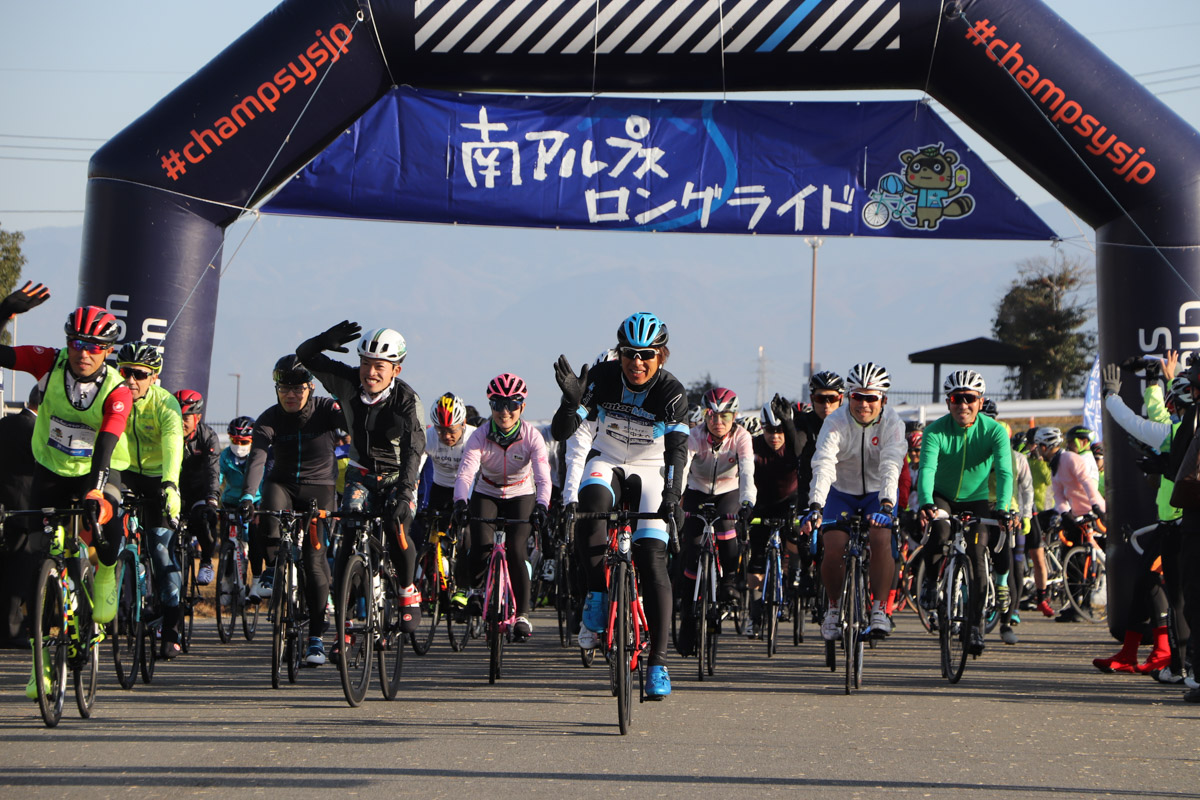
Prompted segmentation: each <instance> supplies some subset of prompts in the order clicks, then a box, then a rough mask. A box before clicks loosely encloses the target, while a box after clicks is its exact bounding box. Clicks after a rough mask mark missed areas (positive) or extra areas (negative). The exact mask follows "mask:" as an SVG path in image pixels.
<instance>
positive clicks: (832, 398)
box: [812, 394, 842, 405]
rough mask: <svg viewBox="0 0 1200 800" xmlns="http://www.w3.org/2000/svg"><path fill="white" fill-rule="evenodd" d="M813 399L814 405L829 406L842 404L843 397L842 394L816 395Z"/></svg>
mask: <svg viewBox="0 0 1200 800" xmlns="http://www.w3.org/2000/svg"><path fill="white" fill-rule="evenodd" d="M812 399H813V402H814V403H824V404H825V405H829V404H831V403H840V402H841V400H842V396H841V395H840V394H814V395H813V398H812Z"/></svg>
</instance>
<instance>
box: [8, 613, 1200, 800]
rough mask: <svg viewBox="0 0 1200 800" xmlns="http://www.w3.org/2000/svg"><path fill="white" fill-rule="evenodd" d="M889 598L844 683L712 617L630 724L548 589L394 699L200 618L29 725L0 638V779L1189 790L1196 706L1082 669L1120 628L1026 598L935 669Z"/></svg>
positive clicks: (173, 785)
mask: <svg viewBox="0 0 1200 800" xmlns="http://www.w3.org/2000/svg"><path fill="white" fill-rule="evenodd" d="M1027 617H1028V614H1027ZM898 621H899V622H900V627H899V628H898V630H897V632H896V633H895V634H894V635H893V636H892V638H891V639H889V640H888V641H887V642H886V643H884V644H882V645H881V646H879V647H877V648H875V649H873V650H869V651H868V652H867V656H866V661H865V663H866V666H865V673H864V686H863V688H862V690H861V691H860V692H859V693H858V694H856V695H853V696H849V697H848V696H846V695H845V694H844V692H843V688H842V673H841V672H838V673H830V672H829V671H828V670H827V669H826V668H825V667H824V661H823V655H822V652H823V651H822V648H821V647H820V644H819V643H818V642H817V641H816V640H814V639H812V638H810V639H809V640H808V641H806V642H804V643H803V644H801V645H800V646H799V647H795V648H793V647H792V646H791V644H790V639H789V640H788V642H787V643H786V644H785V645H784V646H782V647H781V651H780V653H779V654H778V655H777V656H775V657H774V658H771V659H767V658H766V656H765V647H764V646H763V644H762V643H761V642H750V641H746V640H744V639H741V638H740V637H734V636H732V635H727V636H725V637H723V639H722V646H721V648H720V652H719V659H718V664H717V675H716V676H714V677H712V678H709V679H707V680H705V681H704V682H703V683H700V682H698V681H697V679H696V674H695V673H696V669H695V662H694V661H692V660H687V661H685V660H683V659H680V658H677V657H675V658H673V659H672V662H671V675H672V679H673V683H674V686H675V692H674V694H673V695H672V696H671V697H670V698H669V699H668V700H666V701H664V702H661V703H645V704H641V705H636V706H635V707H634V710H633V730H632V731H631V733H630V735H628V736H620V735H619V733H618V730H617V726H616V701H615V699H614V698H613V697H611V695H610V694H609V693H608V690H607V678H606V676H607V670H606V669H604V668H603V667H601V666H599V665H598V666H593V667H592V668H591V669H585V668H584V667H583V666H582V665H581V664H580V661H579V658H578V656H577V654H578V651H577V650H574V649H572V650H563V649H561V648H560V647H559V645H558V640H557V635H556V633H555V631H553V630H552V628H553V626H554V621H553V618H552V617H551V616H550V615H549V614H548V613H546V612H539V613H537V614H535V616H534V622H535V625H536V635H535V637H534V639H533V640H532V641H530V642H527V643H525V644H523V645H520V646H514V647H513V648H512V649H511V650H510V652H509V658H508V659H507V660H506V666H507V675H506V677H505V678H503V679H502V680H501V681H500V682H499V683H498V684H497V685H495V686H489V685H488V683H487V650H486V647H485V646H484V645H483V642H482V641H480V640H475V641H472V642H471V644H470V645H469V646H468V647H467V649H466V651H464V652H462V653H452V652H451V651H450V649H449V647H448V645H447V644H446V640H445V637H444V636H439V638H438V640H437V641H436V642H435V644H434V646H433V648H432V649H431V651H430V653H429V655H427V656H425V657H424V658H419V657H417V656H415V655H413V654H412V651H411V650H409V651H407V653H406V657H405V683H404V687H403V688H402V690H401V698H400V699H398V700H397V701H396V702H391V703H389V702H386V701H384V700H383V699H382V697H381V695H380V693H379V689H378V683H377V680H375V678H374V676H373V681H372V686H371V693H370V694H369V695H368V699H367V701H366V702H365V703H364V704H363V706H362V707H360V708H357V709H354V708H350V707H349V706H348V705H347V704H346V702H345V700H344V698H343V696H342V691H341V684H340V682H339V680H338V675H337V670H336V668H335V667H333V666H332V665H327V666H324V667H320V668H316V669H308V670H305V671H304V672H303V673H302V674H301V675H300V680H299V682H298V683H297V684H295V685H284V686H283V687H282V688H280V689H278V690H272V689H271V688H270V682H269V672H268V662H269V660H270V647H269V640H268V638H267V637H266V636H265V635H263V634H262V633H261V632H260V635H259V636H258V637H257V638H256V639H255V641H254V642H252V643H247V642H245V641H242V640H240V639H239V640H238V641H237V642H235V643H234V644H230V645H221V644H220V643H219V642H218V640H217V636H216V630H215V628H214V627H213V626H212V623H211V621H206V622H205V623H204V624H203V625H202V626H201V627H199V628H198V634H197V641H196V644H195V646H194V648H193V652H192V654H191V655H189V656H185V657H183V658H181V659H179V660H178V661H175V662H172V663H169V664H163V663H160V664H159V669H158V672H157V674H156V676H155V680H154V683H153V684H151V685H149V686H146V685H142V684H139V685H138V686H137V687H136V688H135V689H133V690H131V691H123V690H121V689H120V688H119V687H118V686H117V684H116V679H115V677H114V675H113V669H112V663H111V658H110V656H109V654H108V652H107V650H106V651H105V659H104V661H103V662H102V671H101V677H102V683H101V689H100V696H99V697H98V699H97V703H96V709H95V716H94V717H93V718H92V719H90V720H82V719H79V718H78V715H77V712H76V711H75V708H74V705H73V702H72V699H71V697H70V696H68V700H67V708H66V710H65V712H64V717H63V721H62V723H61V724H60V725H59V727H58V728H57V729H54V730H48V729H46V728H44V727H43V726H42V724H41V719H40V717H39V716H38V713H37V708H36V704H35V703H32V702H30V701H27V700H25V698H24V686H25V681H26V679H27V677H28V669H29V668H28V664H29V661H28V652H20V651H3V652H0V687H7V688H4V689H3V691H0V753H2V755H0V797H5V798H7V797H21V798H26V797H64V796H87V797H90V798H98V797H122V798H141V797H163V796H168V795H170V796H173V797H194V796H205V797H227V796H236V797H245V796H255V797H257V796H272V797H275V796H278V797H282V796H288V797H310V796H319V795H328V794H329V793H330V792H331V791H340V792H343V793H346V794H347V795H352V796H360V795H364V796H385V795H386V796H401V795H402V796H405V797H421V798H438V797H454V798H472V799H474V798H478V799H479V800H483V798H489V799H490V798H508V797H519V798H535V797H553V798H558V799H559V800H565V798H575V797H613V796H620V795H627V796H632V795H633V794H635V793H636V795H637V796H639V797H681V796H687V797H689V798H702V797H703V798H707V797H721V798H726V797H731V796H747V797H754V798H758V797H764V796H767V797H774V796H783V795H788V796H793V797H797V796H798V797H837V798H840V797H880V796H882V795H884V794H885V793H886V794H888V795H902V796H905V797H922V798H924V797H929V798H948V797H956V798H957V797H972V798H974V797H1009V798H1012V797H1025V798H1038V797H1048V796H1050V795H1054V796H1064V797H1070V796H1076V797H1105V796H1111V797H1188V798H1200V747H1198V733H1200V706H1196V705H1189V704H1186V703H1183V702H1181V700H1180V697H1181V694H1182V692H1181V691H1180V690H1179V689H1178V688H1175V687H1170V688H1168V687H1164V686H1161V685H1159V684H1157V683H1155V682H1154V681H1153V680H1151V679H1149V678H1145V677H1140V676H1127V675H1102V674H1100V673H1099V672H1097V671H1096V670H1095V669H1094V668H1093V667H1092V666H1091V659H1092V658H1093V657H1095V656H1097V655H1108V654H1110V653H1111V652H1113V651H1115V649H1116V646H1117V645H1116V644H1115V643H1114V642H1112V640H1111V638H1110V637H1109V636H1108V633H1107V630H1106V629H1105V628H1104V627H1103V626H1093V625H1081V624H1055V623H1052V622H1049V621H1045V620H1042V619H1041V618H1038V619H1032V618H1030V619H1027V621H1026V622H1025V624H1023V625H1021V626H1020V627H1019V628H1018V629H1017V630H1018V632H1019V634H1020V635H1021V639H1022V641H1021V643H1020V644H1019V645H1017V646H1015V647H1007V646H1004V645H1002V644H1000V643H999V641H998V639H997V638H996V637H995V636H993V637H989V642H988V648H987V651H986V653H985V654H984V656H983V657H982V658H981V659H979V660H977V661H972V662H969V663H968V665H967V670H966V674H965V675H964V677H963V680H962V682H961V683H960V684H958V685H955V686H951V685H949V684H947V683H946V681H945V680H943V679H942V678H941V677H940V672H939V669H938V661H937V647H936V640H935V639H934V637H932V636H930V635H928V634H926V633H924V632H923V631H921V630H920V628H919V626H918V624H917V622H916V618H915V617H913V616H911V615H908V614H906V615H901V616H899V617H898ZM199 624H200V623H199V621H198V625H199ZM787 633H788V635H789V636H790V627H789V628H788V630H787ZM812 634H814V635H816V636H818V637H819V634H818V633H817V632H816V630H815V629H813V630H812Z"/></svg>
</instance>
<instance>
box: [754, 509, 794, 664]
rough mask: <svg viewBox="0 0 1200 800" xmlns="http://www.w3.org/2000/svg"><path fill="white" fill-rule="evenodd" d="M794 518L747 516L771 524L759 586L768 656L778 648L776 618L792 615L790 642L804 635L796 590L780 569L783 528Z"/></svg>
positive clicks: (788, 525) (787, 526)
mask: <svg viewBox="0 0 1200 800" xmlns="http://www.w3.org/2000/svg"><path fill="white" fill-rule="evenodd" d="M793 522H794V521H793V520H792V519H788V518H761V517H756V518H754V519H752V520H750V524H751V525H765V526H767V527H769V528H771V533H770V535H769V536H768V537H767V550H766V564H767V568H766V573H765V574H764V575H763V587H762V599H763V610H762V633H763V639H764V640H765V641H766V643H767V658H770V657H771V656H773V655H775V653H776V652H777V648H778V638H779V636H778V634H779V622H780V620H782V619H783V618H784V616H785V615H787V614H790V615H791V617H792V625H793V626H794V627H793V633H792V643H793V645H796V644H799V643H800V642H801V641H803V639H804V620H803V619H802V616H801V614H800V608H799V592H797V591H796V590H795V589H796V587H792V586H790V582H789V581H786V580H784V573H783V536H782V532H783V529H784V528H790V527H791V526H792V525H793Z"/></svg>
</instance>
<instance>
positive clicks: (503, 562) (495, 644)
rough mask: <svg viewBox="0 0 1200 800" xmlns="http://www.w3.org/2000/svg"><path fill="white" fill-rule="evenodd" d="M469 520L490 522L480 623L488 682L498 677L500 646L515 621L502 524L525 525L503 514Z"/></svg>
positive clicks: (500, 657)
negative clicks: (484, 637) (489, 549)
mask: <svg viewBox="0 0 1200 800" xmlns="http://www.w3.org/2000/svg"><path fill="white" fill-rule="evenodd" d="M469 521H470V522H479V523H482V524H484V525H494V526H495V533H494V534H493V536H494V543H493V545H492V554H491V556H490V557H489V558H488V566H487V583H486V584H485V586H484V592H483V624H484V629H485V631H486V633H487V643H488V683H495V682H496V680H497V679H499V678H500V676H501V668H502V667H503V662H504V645H505V644H506V643H508V642H511V641H512V626H513V624H514V623H515V622H516V620H517V597H516V593H515V592H514V591H513V586H512V580H511V579H510V578H509V574H508V557H507V553H506V548H505V543H506V539H507V537H508V534H507V533H506V531H505V530H504V528H505V526H506V525H521V524H527V523H528V522H529V520H527V519H505V518H504V517H471V518H470V520H469Z"/></svg>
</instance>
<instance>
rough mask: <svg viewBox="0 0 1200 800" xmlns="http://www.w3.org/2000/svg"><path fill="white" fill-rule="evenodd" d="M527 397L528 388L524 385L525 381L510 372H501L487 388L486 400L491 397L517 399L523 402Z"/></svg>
mask: <svg viewBox="0 0 1200 800" xmlns="http://www.w3.org/2000/svg"><path fill="white" fill-rule="evenodd" d="M528 396H529V387H527V386H526V385H525V381H523V380H521V379H520V378H518V377H517V376H516V375H513V374H512V373H511V372H503V373H501V374H499V375H497V376H496V377H494V378H492V380H491V383H489V384H488V387H487V397H488V400H491V399H492V398H493V397H519V398H521V399H522V400H524V399H525V398H526V397H528Z"/></svg>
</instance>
